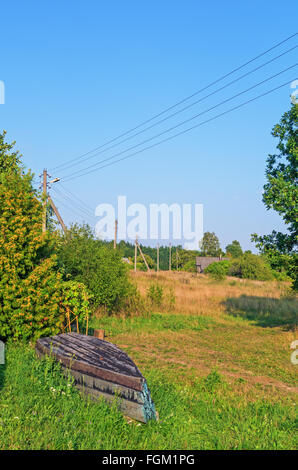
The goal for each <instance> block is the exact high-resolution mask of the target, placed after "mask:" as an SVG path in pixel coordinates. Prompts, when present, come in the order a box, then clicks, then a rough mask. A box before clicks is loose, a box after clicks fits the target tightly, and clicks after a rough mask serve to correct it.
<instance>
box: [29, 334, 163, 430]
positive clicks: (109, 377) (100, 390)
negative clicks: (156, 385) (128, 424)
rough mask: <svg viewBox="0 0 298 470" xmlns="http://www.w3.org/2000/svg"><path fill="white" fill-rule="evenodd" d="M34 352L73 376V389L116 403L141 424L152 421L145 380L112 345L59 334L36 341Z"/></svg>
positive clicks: (80, 336) (149, 397)
mask: <svg viewBox="0 0 298 470" xmlns="http://www.w3.org/2000/svg"><path fill="white" fill-rule="evenodd" d="M36 352H37V354H38V355H39V356H40V357H41V356H44V355H51V356H52V357H53V358H55V359H56V360H57V361H59V362H60V363H61V365H62V368H63V370H64V373H67V371H69V372H70V373H71V375H73V377H74V380H75V385H76V387H77V388H78V389H79V390H81V391H82V392H84V393H85V394H87V395H90V396H91V397H92V398H94V399H98V398H99V397H103V398H104V399H105V400H107V401H108V402H116V404H117V406H118V408H119V409H120V411H122V413H123V414H124V415H126V416H128V417H130V418H133V419H135V420H137V421H141V422H143V423H147V422H148V421H149V420H150V419H156V411H155V406H154V403H153V401H152V399H151V396H150V391H149V389H148V386H147V382H146V379H145V378H144V377H143V375H142V374H141V372H140V371H139V369H138V368H137V366H136V365H135V364H134V362H133V361H132V360H131V359H130V357H129V356H128V355H127V354H126V353H125V352H124V351H122V350H121V349H120V348H118V346H116V345H115V344H112V343H109V342H108V341H105V340H102V339H99V338H94V337H93V336H86V335H81V334H78V333H63V334H60V335H57V336H52V337H47V338H40V339H39V340H38V341H37V343H36Z"/></svg>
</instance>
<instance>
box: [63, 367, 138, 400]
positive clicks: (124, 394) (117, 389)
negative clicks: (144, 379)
mask: <svg viewBox="0 0 298 470" xmlns="http://www.w3.org/2000/svg"><path fill="white" fill-rule="evenodd" d="M63 369H64V373H65V375H68V373H69V372H70V371H69V369H67V368H64V367H63ZM71 375H72V376H73V377H74V379H75V383H76V385H81V386H82V387H83V386H85V387H88V388H92V389H93V390H97V391H98V392H103V393H107V394H109V395H112V396H113V395H117V396H119V397H121V398H125V399H126V400H130V401H134V402H136V403H139V404H140V405H142V404H144V402H145V396H144V394H143V392H140V391H138V390H134V389H132V388H128V387H124V386H123V385H119V384H114V383H112V382H108V381H107V380H102V379H99V378H97V377H93V376H91V375H86V374H81V373H80V372H77V371H75V370H72V371H71Z"/></svg>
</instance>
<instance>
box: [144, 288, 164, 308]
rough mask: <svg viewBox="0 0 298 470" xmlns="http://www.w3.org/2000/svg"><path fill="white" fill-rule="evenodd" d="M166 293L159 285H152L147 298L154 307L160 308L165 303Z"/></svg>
mask: <svg viewBox="0 0 298 470" xmlns="http://www.w3.org/2000/svg"><path fill="white" fill-rule="evenodd" d="M163 297H164V292H163V287H162V286H161V285H159V284H157V283H155V284H153V283H152V284H150V286H149V288H148V290H147V298H148V300H149V301H150V303H151V305H152V306H155V307H160V306H161V305H162V302H163Z"/></svg>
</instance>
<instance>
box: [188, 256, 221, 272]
mask: <svg viewBox="0 0 298 470" xmlns="http://www.w3.org/2000/svg"><path fill="white" fill-rule="evenodd" d="M224 259H229V258H222V257H221V256H197V257H196V268H197V273H203V272H204V269H206V268H207V266H209V264H211V263H217V262H218V261H222V260H224Z"/></svg>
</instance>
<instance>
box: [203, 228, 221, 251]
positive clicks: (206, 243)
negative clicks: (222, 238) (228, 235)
mask: <svg viewBox="0 0 298 470" xmlns="http://www.w3.org/2000/svg"><path fill="white" fill-rule="evenodd" d="M201 254H202V256H220V255H221V249H220V244H219V240H218V238H217V236H216V235H215V233H214V232H205V233H204V236H203V240H202V242H201Z"/></svg>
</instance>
